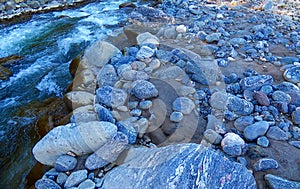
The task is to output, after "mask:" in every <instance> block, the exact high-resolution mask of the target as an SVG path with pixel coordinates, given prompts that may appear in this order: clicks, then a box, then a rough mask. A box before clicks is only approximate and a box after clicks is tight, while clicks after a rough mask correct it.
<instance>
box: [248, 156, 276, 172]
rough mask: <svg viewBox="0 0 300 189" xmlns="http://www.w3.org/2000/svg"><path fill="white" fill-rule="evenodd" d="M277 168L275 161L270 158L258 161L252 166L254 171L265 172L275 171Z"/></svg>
mask: <svg viewBox="0 0 300 189" xmlns="http://www.w3.org/2000/svg"><path fill="white" fill-rule="evenodd" d="M278 167H279V165H278V163H277V161H275V160H274V159H271V158H262V159H259V160H258V161H257V162H256V163H255V164H254V165H253V169H254V171H265V170H269V169H277V168H278Z"/></svg>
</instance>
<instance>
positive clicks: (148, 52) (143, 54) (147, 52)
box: [136, 46, 155, 61]
mask: <svg viewBox="0 0 300 189" xmlns="http://www.w3.org/2000/svg"><path fill="white" fill-rule="evenodd" d="M154 53H155V50H154V49H152V48H150V47H148V46H142V47H141V48H140V50H139V51H138V52H137V54H136V58H137V59H138V60H141V61H143V60H144V59H148V58H150V57H152V56H153V55H154Z"/></svg>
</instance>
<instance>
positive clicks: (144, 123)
mask: <svg viewBox="0 0 300 189" xmlns="http://www.w3.org/2000/svg"><path fill="white" fill-rule="evenodd" d="M136 124H137V125H138V132H139V137H140V138H142V137H143V135H144V134H145V133H146V132H147V129H148V126H149V122H148V120H147V119H146V118H141V119H139V120H138V121H137V122H136Z"/></svg>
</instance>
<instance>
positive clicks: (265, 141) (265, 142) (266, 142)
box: [257, 136, 270, 147]
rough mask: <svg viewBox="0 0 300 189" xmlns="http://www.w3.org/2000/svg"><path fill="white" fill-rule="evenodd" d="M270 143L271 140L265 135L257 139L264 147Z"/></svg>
mask: <svg viewBox="0 0 300 189" xmlns="http://www.w3.org/2000/svg"><path fill="white" fill-rule="evenodd" d="M269 143H270V142H269V140H268V138H267V137H265V136H261V137H258V139H257V144H258V145H260V146H262V147H268V146H269Z"/></svg>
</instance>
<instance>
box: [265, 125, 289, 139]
mask: <svg viewBox="0 0 300 189" xmlns="http://www.w3.org/2000/svg"><path fill="white" fill-rule="evenodd" d="M267 137H268V138H270V139H274V140H288V139H289V137H288V135H287V133H286V132H284V131H283V130H281V129H280V128H279V127H277V126H274V127H270V128H269V130H268V132H267Z"/></svg>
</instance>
